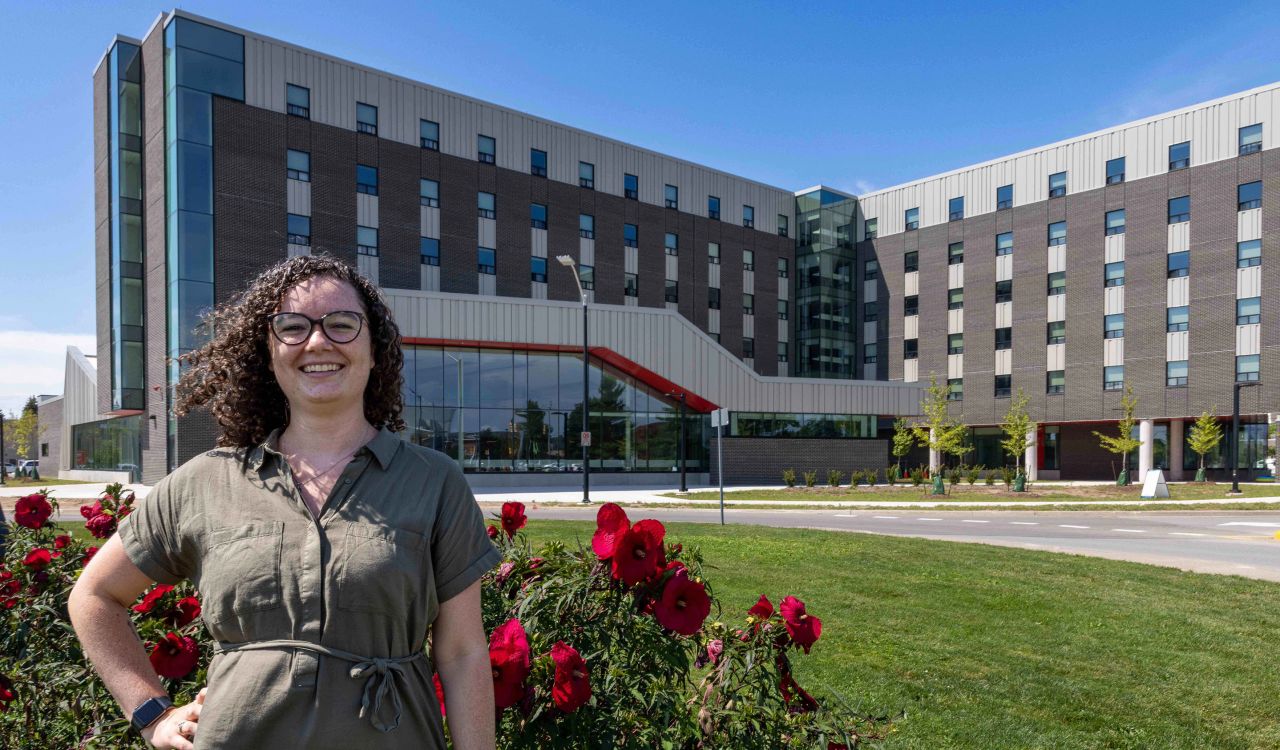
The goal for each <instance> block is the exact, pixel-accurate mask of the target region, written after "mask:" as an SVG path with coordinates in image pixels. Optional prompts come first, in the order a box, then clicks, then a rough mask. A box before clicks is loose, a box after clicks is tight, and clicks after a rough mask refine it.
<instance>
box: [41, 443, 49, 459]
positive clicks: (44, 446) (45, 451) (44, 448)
mask: <svg viewBox="0 0 1280 750" xmlns="http://www.w3.org/2000/svg"><path fill="white" fill-rule="evenodd" d="M48 457H49V444H48V443H41V444H40V458H48Z"/></svg>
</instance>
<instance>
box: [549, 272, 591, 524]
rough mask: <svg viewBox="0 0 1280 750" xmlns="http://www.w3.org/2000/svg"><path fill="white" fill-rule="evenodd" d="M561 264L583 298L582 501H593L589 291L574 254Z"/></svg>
mask: <svg viewBox="0 0 1280 750" xmlns="http://www.w3.org/2000/svg"><path fill="white" fill-rule="evenodd" d="M556 260H558V261H560V265H562V266H566V267H568V269H569V270H570V271H573V283H575V284H577V285H578V296H579V297H581V298H582V436H586V437H587V438H588V439H587V440H583V441H581V442H582V502H584V503H589V502H591V445H590V434H591V398H590V397H591V391H590V387H591V355H590V351H589V350H588V349H587V293H586V292H585V291H583V289H582V279H581V278H579V277H578V264H577V262H576V261H574V259H573V256H572V255H557V256H556Z"/></svg>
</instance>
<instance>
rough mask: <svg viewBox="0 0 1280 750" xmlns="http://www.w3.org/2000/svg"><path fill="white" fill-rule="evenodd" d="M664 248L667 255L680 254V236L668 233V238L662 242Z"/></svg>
mask: <svg viewBox="0 0 1280 750" xmlns="http://www.w3.org/2000/svg"><path fill="white" fill-rule="evenodd" d="M662 246H663V247H664V248H666V250H667V255H679V254H680V235H678V234H674V233H672V232H667V235H666V237H664V238H663V240H662Z"/></svg>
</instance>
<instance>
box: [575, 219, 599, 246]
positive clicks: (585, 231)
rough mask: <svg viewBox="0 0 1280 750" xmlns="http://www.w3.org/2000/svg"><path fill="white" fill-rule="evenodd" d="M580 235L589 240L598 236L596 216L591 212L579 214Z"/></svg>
mask: <svg viewBox="0 0 1280 750" xmlns="http://www.w3.org/2000/svg"><path fill="white" fill-rule="evenodd" d="M578 236H579V237H582V238H583V239H587V240H594V239H595V238H596V217H594V216H592V215H591V214H578Z"/></svg>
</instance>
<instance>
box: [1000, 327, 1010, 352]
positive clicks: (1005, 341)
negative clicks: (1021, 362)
mask: <svg viewBox="0 0 1280 750" xmlns="http://www.w3.org/2000/svg"><path fill="white" fill-rule="evenodd" d="M1012 348H1013V329H1012V328H997V329H996V351H998V352H1000V351H1004V350H1006V349H1012Z"/></svg>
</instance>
